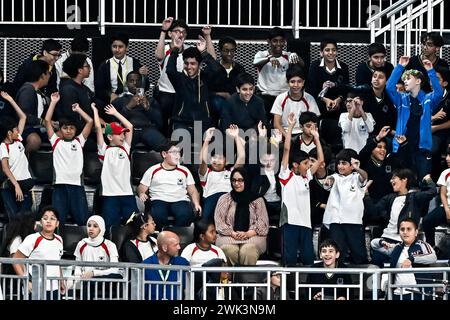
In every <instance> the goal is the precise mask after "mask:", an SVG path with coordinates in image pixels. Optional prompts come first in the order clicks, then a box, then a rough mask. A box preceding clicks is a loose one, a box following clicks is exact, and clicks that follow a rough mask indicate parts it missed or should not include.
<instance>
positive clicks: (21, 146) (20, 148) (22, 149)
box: [17, 143, 25, 152]
mask: <svg viewBox="0 0 450 320" xmlns="http://www.w3.org/2000/svg"><path fill="white" fill-rule="evenodd" d="M17 149H19V152H23V151H24V150H25V148H24V147H23V145H22V144H21V143H19V144H18V145H17Z"/></svg>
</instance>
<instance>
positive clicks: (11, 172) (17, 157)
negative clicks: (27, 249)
mask: <svg viewBox="0 0 450 320" xmlns="http://www.w3.org/2000/svg"><path fill="white" fill-rule="evenodd" d="M1 96H2V97H3V98H4V99H5V100H7V101H8V102H9V103H10V104H11V106H12V107H13V108H14V110H15V111H16V113H17V115H18V116H19V122H18V123H17V122H16V121H15V120H14V119H11V118H4V119H2V127H1V128H0V139H1V141H2V143H1V144H0V159H1V161H2V170H3V173H4V174H5V176H6V178H8V179H7V180H5V182H4V183H3V186H2V190H1V194H2V199H3V203H4V205H5V209H6V213H7V214H8V217H9V220H12V219H13V218H14V216H16V215H17V214H18V212H20V211H28V210H30V209H31V205H32V198H31V192H30V190H31V188H33V186H34V180H33V179H32V178H31V173H30V170H29V168H28V159H27V156H26V155H25V148H24V146H23V144H22V137H21V134H22V133H23V129H24V127H25V122H26V120H27V116H26V115H25V113H24V112H23V111H22V109H20V107H19V106H18V105H17V103H16V102H15V101H14V99H13V98H11V96H10V95H9V94H7V93H6V92H4V91H2V92H1Z"/></svg>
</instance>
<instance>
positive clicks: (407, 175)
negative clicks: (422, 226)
mask: <svg viewBox="0 0 450 320" xmlns="http://www.w3.org/2000/svg"><path fill="white" fill-rule="evenodd" d="M391 184H392V189H393V190H394V193H391V194H388V195H386V196H384V197H383V198H381V199H380V201H378V202H377V203H376V204H375V205H374V204H373V202H372V200H371V199H370V197H365V198H364V205H365V207H367V211H368V212H371V215H372V216H375V215H377V214H378V215H379V216H381V217H382V218H384V219H385V220H388V221H389V222H388V224H387V226H386V228H385V229H384V230H383V234H382V235H381V238H375V239H373V240H372V241H371V243H370V245H371V247H372V249H373V255H372V262H371V263H372V264H376V265H378V266H379V267H383V265H384V262H387V261H388V258H389V253H388V249H389V248H390V247H392V246H394V245H395V244H397V243H399V242H400V241H401V238H400V234H399V228H398V226H399V221H402V220H403V219H404V218H405V217H409V218H411V219H413V220H414V221H415V222H416V224H419V222H420V218H421V217H423V216H425V215H426V214H427V212H428V205H429V203H430V201H431V200H432V199H433V197H434V196H435V195H436V185H435V184H434V182H433V180H431V178H430V175H426V176H425V177H424V178H423V181H422V184H421V190H419V191H415V190H413V188H414V187H415V185H416V175H415V174H414V173H413V172H412V171H411V170H410V169H398V170H395V171H394V172H393V174H392V179H391Z"/></svg>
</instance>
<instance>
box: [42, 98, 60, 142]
mask: <svg viewBox="0 0 450 320" xmlns="http://www.w3.org/2000/svg"><path fill="white" fill-rule="evenodd" d="M59 99H60V95H59V92H54V93H52V95H51V101H50V105H49V107H48V110H47V113H46V114H45V129H47V136H48V138H49V139H50V138H51V137H53V135H54V134H55V131H54V130H53V126H52V118H53V113H54V112H55V108H56V105H57V104H58V101H59Z"/></svg>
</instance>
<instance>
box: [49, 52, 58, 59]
mask: <svg viewBox="0 0 450 320" xmlns="http://www.w3.org/2000/svg"><path fill="white" fill-rule="evenodd" d="M48 54H51V55H52V56H54V57H55V58H59V57H61V52H56V53H51V52H49V53H48Z"/></svg>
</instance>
